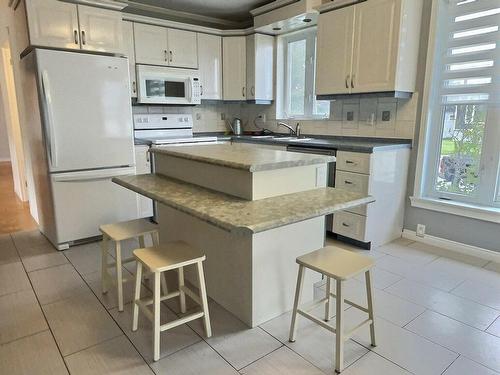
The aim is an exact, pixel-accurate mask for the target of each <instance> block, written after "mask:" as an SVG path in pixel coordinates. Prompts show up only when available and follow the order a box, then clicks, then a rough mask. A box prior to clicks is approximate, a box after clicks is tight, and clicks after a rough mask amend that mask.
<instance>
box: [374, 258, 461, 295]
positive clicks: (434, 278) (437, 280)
mask: <svg viewBox="0 0 500 375" xmlns="http://www.w3.org/2000/svg"><path fill="white" fill-rule="evenodd" d="M439 259H441V258H438V259H437V260H439ZM437 260H436V261H437ZM436 261H434V262H432V263H429V264H428V265H426V266H419V265H415V264H411V263H410V262H408V261H406V260H404V259H400V258H397V257H393V256H392V255H387V256H385V257H383V258H380V259H377V261H376V267H377V268H382V269H384V270H386V271H389V272H392V273H395V274H397V275H401V276H403V277H405V278H407V279H410V280H413V281H418V282H420V283H422V284H425V285H429V286H431V287H433V288H437V289H441V290H444V291H446V292H449V291H450V290H452V289H453V288H455V287H457V286H458V285H459V284H460V283H462V282H463V281H464V280H465V279H466V278H465V276H462V275H460V274H451V273H448V272H445V271H443V270H434V269H431V268H430V265H432V264H433V263H435V262H436Z"/></svg>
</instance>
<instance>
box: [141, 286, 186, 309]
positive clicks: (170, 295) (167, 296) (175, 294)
mask: <svg viewBox="0 0 500 375" xmlns="http://www.w3.org/2000/svg"><path fill="white" fill-rule="evenodd" d="M180 294H181V292H179V291H178V290H177V291H175V292H172V293H168V294H165V295H163V296H161V297H160V302H161V301H165V300H166V299H171V298H174V297H178V296H179V295H180ZM136 302H140V303H142V304H143V305H144V306H149V305H152V304H153V297H151V298H143V299H140V300H139V301H136Z"/></svg>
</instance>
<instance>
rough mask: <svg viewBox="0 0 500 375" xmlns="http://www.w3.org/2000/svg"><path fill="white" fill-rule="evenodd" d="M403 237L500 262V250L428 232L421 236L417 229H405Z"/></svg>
mask: <svg viewBox="0 0 500 375" xmlns="http://www.w3.org/2000/svg"><path fill="white" fill-rule="evenodd" d="M403 238H407V239H409V240H412V241H417V242H421V243H425V244H427V245H431V246H436V247H440V248H442V249H445V250H448V251H450V252H453V253H458V254H465V255H469V256H473V257H476V258H480V259H483V260H487V261H491V262H495V263H500V252H496V251H493V250H488V249H483V248H482V247H477V246H472V245H467V244H464V243H461V242H456V241H452V240H447V239H446V238H441V237H435V236H430V235H428V234H426V235H425V236H424V237H419V236H417V234H416V233H415V231H412V230H409V229H404V230H403Z"/></svg>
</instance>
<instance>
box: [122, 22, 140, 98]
mask: <svg viewBox="0 0 500 375" xmlns="http://www.w3.org/2000/svg"><path fill="white" fill-rule="evenodd" d="M123 53H124V54H125V56H127V58H128V64H129V74H130V96H131V97H132V98H137V79H136V72H135V48H134V24H133V23H132V22H129V21H123Z"/></svg>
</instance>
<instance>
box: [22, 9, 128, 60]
mask: <svg viewBox="0 0 500 375" xmlns="http://www.w3.org/2000/svg"><path fill="white" fill-rule="evenodd" d="M26 13H27V18H28V29H29V37H30V44H31V45H36V46H46V47H56V48H70V49H83V50H89V51H100V52H110V53H122V52H123V36H122V29H121V27H122V16H121V13H120V12H117V11H112V10H108V9H101V8H93V7H89V6H85V5H76V4H71V3H65V2H61V1H57V0H26Z"/></svg>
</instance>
